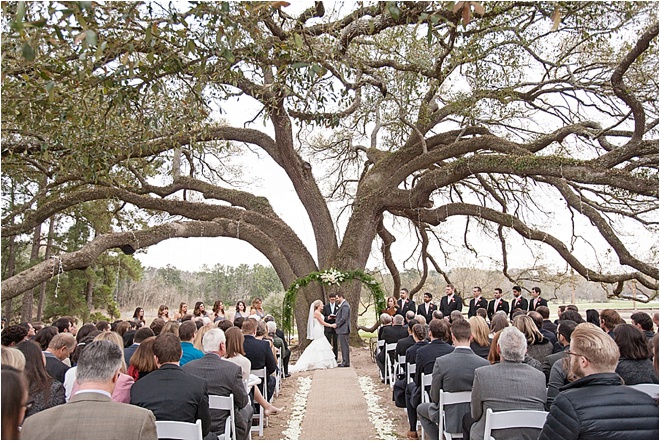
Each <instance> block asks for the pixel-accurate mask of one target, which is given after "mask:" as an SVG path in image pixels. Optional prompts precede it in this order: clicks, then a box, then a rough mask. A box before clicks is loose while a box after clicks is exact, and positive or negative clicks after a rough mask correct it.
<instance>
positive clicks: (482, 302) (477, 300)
mask: <svg viewBox="0 0 660 441" xmlns="http://www.w3.org/2000/svg"><path fill="white" fill-rule="evenodd" d="M479 308H484V309H487V308H488V300H486V299H484V298H483V297H481V287H480V286H475V287H474V288H472V299H470V307H469V308H468V318H470V317H474V316H475V315H477V309H479Z"/></svg>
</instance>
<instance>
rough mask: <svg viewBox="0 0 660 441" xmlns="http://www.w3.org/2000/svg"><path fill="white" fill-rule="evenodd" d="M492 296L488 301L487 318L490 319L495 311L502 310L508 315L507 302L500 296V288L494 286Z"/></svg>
mask: <svg viewBox="0 0 660 441" xmlns="http://www.w3.org/2000/svg"><path fill="white" fill-rule="evenodd" d="M493 297H494V299H493V300H491V301H490V303H488V310H487V312H488V320H492V319H493V316H494V315H495V313H496V312H497V311H504V313H505V314H506V315H509V302H507V301H506V300H504V299H503V298H502V288H495V291H494V292H493Z"/></svg>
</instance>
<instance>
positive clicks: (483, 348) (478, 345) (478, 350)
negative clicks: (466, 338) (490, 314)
mask: <svg viewBox="0 0 660 441" xmlns="http://www.w3.org/2000/svg"><path fill="white" fill-rule="evenodd" d="M468 322H469V323H470V330H471V332H472V341H471V342H470V348H471V349H472V351H473V352H474V353H475V354H477V355H478V356H479V357H482V358H488V352H490V339H489V338H488V324H487V323H486V320H484V318H483V317H481V316H478V315H475V316H474V317H470V318H469V319H468Z"/></svg>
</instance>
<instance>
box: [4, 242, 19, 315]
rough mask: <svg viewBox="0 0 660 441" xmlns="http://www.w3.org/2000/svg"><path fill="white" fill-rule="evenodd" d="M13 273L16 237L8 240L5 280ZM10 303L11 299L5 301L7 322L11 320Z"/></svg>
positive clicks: (14, 268)
mask: <svg viewBox="0 0 660 441" xmlns="http://www.w3.org/2000/svg"><path fill="white" fill-rule="evenodd" d="M14 271H16V236H11V237H10V238H9V256H8V257H7V278H10V277H12V276H13V275H14ZM12 303H13V302H12V299H8V300H6V301H5V317H7V320H8V321H9V320H11V308H12Z"/></svg>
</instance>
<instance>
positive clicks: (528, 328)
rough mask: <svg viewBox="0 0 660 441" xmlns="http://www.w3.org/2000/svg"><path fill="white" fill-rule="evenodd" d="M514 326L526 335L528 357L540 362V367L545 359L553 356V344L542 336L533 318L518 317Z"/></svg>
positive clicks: (514, 320)
mask: <svg viewBox="0 0 660 441" xmlns="http://www.w3.org/2000/svg"><path fill="white" fill-rule="evenodd" d="M513 326H515V327H516V328H518V330H519V331H520V332H522V333H523V334H524V335H525V338H526V339H527V355H529V356H530V357H532V358H533V359H535V360H536V361H538V362H539V365H540V364H541V363H543V360H545V357H547V356H548V355H550V354H552V349H553V345H552V343H550V340H548V339H547V338H545V337H544V336H543V334H541V331H539V329H538V327H537V326H536V324H535V323H534V320H532V318H531V317H529V316H527V315H519V316H516V317H514V319H513Z"/></svg>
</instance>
